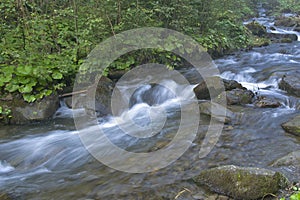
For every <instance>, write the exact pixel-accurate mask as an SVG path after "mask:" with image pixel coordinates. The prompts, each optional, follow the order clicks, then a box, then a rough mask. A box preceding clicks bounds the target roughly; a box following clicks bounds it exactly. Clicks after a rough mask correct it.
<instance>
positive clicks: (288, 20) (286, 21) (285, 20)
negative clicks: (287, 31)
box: [274, 17, 300, 27]
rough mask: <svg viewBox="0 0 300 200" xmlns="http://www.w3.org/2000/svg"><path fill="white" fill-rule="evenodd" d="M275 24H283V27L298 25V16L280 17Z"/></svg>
mask: <svg viewBox="0 0 300 200" xmlns="http://www.w3.org/2000/svg"><path fill="white" fill-rule="evenodd" d="M274 25H275V26H283V27H299V26H300V18H299V17H280V18H278V19H277V20H276V21H275V23H274Z"/></svg>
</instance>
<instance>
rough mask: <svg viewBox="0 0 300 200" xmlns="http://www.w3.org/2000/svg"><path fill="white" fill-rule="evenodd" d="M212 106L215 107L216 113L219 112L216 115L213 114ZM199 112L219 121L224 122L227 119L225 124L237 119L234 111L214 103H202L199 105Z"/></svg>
mask: <svg viewBox="0 0 300 200" xmlns="http://www.w3.org/2000/svg"><path fill="white" fill-rule="evenodd" d="M212 105H213V106H215V108H216V111H217V112H216V113H214V114H213V113H212V112H211V108H212ZM199 111H200V113H201V114H205V115H209V116H211V117H212V118H213V119H216V120H218V121H222V122H223V120H224V119H225V124H229V123H231V122H232V120H233V119H234V118H236V115H235V113H233V112H232V111H230V110H228V109H227V108H225V107H223V106H221V105H219V104H216V103H212V102H210V101H205V102H201V103H200V104H199ZM224 113H225V115H224Z"/></svg>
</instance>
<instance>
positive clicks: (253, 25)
mask: <svg viewBox="0 0 300 200" xmlns="http://www.w3.org/2000/svg"><path fill="white" fill-rule="evenodd" d="M246 27H247V28H248V29H249V30H250V31H251V32H252V34H253V35H256V36H258V37H262V36H264V35H265V34H267V29H266V27H265V26H263V25H261V24H260V23H258V22H256V21H253V22H250V23H249V24H246Z"/></svg>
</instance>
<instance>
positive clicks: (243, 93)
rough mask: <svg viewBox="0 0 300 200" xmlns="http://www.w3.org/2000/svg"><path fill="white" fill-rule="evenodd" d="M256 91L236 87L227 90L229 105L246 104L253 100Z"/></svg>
mask: <svg viewBox="0 0 300 200" xmlns="http://www.w3.org/2000/svg"><path fill="white" fill-rule="evenodd" d="M254 96H255V95H254V93H253V92H252V91H250V90H245V89H234V90H231V91H226V99H227V104H228V105H244V104H250V103H252V102H253V98H254Z"/></svg>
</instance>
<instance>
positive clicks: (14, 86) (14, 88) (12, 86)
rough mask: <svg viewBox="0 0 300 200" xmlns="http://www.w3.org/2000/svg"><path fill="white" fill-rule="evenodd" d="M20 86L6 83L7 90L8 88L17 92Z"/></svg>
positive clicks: (9, 90)
mask: <svg viewBox="0 0 300 200" xmlns="http://www.w3.org/2000/svg"><path fill="white" fill-rule="evenodd" d="M19 87H20V86H19V85H16V84H13V83H10V84H8V85H6V87H5V90H7V91H8V92H15V91H17V90H18V89H19Z"/></svg>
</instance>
